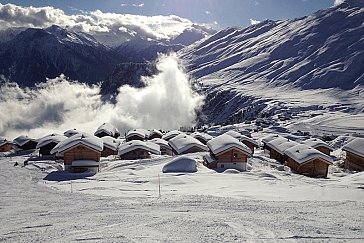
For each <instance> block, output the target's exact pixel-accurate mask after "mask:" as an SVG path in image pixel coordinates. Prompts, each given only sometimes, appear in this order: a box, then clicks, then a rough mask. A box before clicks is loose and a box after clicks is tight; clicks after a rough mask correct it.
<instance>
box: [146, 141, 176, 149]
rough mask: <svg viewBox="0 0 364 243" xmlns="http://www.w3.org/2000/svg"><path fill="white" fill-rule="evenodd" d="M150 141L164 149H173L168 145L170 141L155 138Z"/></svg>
mask: <svg viewBox="0 0 364 243" xmlns="http://www.w3.org/2000/svg"><path fill="white" fill-rule="evenodd" d="M149 141H151V142H153V143H156V144H158V145H159V146H161V147H164V148H169V149H170V148H171V147H170V146H169V144H168V141H166V140H164V139H162V138H153V139H152V140H149Z"/></svg>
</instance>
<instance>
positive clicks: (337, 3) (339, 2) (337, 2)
mask: <svg viewBox="0 0 364 243" xmlns="http://www.w3.org/2000/svg"><path fill="white" fill-rule="evenodd" d="M344 2H345V0H335V2H334V5H335V6H336V5H339V4H342V3H344Z"/></svg>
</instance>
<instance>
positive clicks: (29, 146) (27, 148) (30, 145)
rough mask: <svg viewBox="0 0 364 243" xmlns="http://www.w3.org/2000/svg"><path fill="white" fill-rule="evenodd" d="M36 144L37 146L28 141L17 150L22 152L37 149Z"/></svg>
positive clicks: (35, 143)
mask: <svg viewBox="0 0 364 243" xmlns="http://www.w3.org/2000/svg"><path fill="white" fill-rule="evenodd" d="M37 144H38V143H37V142H34V141H29V142H27V143H26V144H24V145H23V146H19V148H21V149H22V150H29V149H35V148H36V147H37Z"/></svg>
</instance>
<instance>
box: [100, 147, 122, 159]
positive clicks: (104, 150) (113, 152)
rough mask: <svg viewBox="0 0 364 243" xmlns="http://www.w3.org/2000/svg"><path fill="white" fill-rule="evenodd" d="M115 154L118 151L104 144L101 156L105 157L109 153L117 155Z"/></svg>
mask: <svg viewBox="0 0 364 243" xmlns="http://www.w3.org/2000/svg"><path fill="white" fill-rule="evenodd" d="M117 154H118V151H114V150H112V149H110V148H107V147H105V146H104V149H103V150H102V152H101V157H107V156H110V155H117Z"/></svg>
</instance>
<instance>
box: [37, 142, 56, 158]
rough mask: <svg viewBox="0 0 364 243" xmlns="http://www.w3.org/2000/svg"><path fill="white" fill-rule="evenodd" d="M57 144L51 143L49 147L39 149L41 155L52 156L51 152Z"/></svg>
mask: <svg viewBox="0 0 364 243" xmlns="http://www.w3.org/2000/svg"><path fill="white" fill-rule="evenodd" d="M56 145H57V144H56V143H55V142H51V143H49V144H47V145H44V146H43V147H41V148H40V149H39V154H40V155H42V156H44V155H50V154H51V150H52V149H53V148H54V147H55V146H56Z"/></svg>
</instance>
